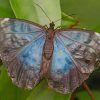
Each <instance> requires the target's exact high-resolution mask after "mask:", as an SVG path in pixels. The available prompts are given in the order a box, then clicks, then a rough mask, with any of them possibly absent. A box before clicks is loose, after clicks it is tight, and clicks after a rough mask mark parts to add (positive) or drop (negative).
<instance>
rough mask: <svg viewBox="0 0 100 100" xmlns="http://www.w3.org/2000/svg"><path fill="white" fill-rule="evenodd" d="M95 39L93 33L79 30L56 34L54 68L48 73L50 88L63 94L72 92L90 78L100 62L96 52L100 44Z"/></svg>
mask: <svg viewBox="0 0 100 100" xmlns="http://www.w3.org/2000/svg"><path fill="white" fill-rule="evenodd" d="M94 37H95V38H96V35H95V34H93V32H89V31H85V30H79V29H72V30H64V31H63V30H61V31H58V32H57V33H56V36H55V39H54V52H53V58H52V66H51V70H50V72H49V73H48V83H49V86H50V87H52V88H54V89H55V90H56V91H59V92H61V93H68V92H72V91H74V90H75V89H76V87H78V86H79V85H80V84H82V82H83V81H84V80H86V79H87V78H88V77H89V74H90V73H91V72H92V71H93V70H94V65H95V63H96V61H97V60H99V59H98V57H97V55H98V54H97V53H98V52H96V50H97V49H99V48H98V47H99V46H100V44H99V42H96V41H95V40H97V39H94ZM98 39H100V37H99V38H98ZM94 45H95V46H94ZM99 52H100V49H99Z"/></svg>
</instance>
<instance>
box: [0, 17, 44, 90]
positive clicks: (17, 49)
mask: <svg viewBox="0 0 100 100" xmlns="http://www.w3.org/2000/svg"><path fill="white" fill-rule="evenodd" d="M44 42H45V33H44V31H43V29H42V28H41V27H40V26H38V25H35V24H30V23H29V22H26V21H21V20H18V19H8V18H5V19H0V45H1V47H0V57H1V59H2V61H3V63H4V64H5V66H6V67H7V69H8V71H9V74H10V76H11V77H12V78H13V81H14V82H15V83H16V84H17V85H19V86H22V87H25V88H32V87H33V86H34V85H36V84H37V83H38V81H39V79H40V75H39V72H40V64H41V61H42V52H43V45H44Z"/></svg>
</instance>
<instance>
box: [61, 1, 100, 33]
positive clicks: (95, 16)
mask: <svg viewBox="0 0 100 100" xmlns="http://www.w3.org/2000/svg"><path fill="white" fill-rule="evenodd" d="M61 5H62V6H61V8H62V11H63V12H65V13H66V14H68V15H72V14H74V16H76V17H77V18H78V19H79V21H80V27H81V28H87V29H92V30H94V31H98V32H100V13H99V12H100V0H96V1H95V0H77V1H74V0H61Z"/></svg>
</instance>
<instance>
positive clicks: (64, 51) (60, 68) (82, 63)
mask: <svg viewBox="0 0 100 100" xmlns="http://www.w3.org/2000/svg"><path fill="white" fill-rule="evenodd" d="M0 45H1V46H0V57H1V59H2V62H3V63H4V65H5V66H6V68H7V69H8V72H9V75H10V76H11V78H12V81H13V82H14V83H15V84H17V85H18V86H20V87H24V88H29V89H31V88H33V87H35V86H36V85H37V84H38V83H39V82H40V80H41V79H43V78H46V79H47V81H48V85H49V86H50V87H51V88H53V89H55V90H56V91H58V92H60V93H69V92H73V91H74V90H75V89H76V88H77V87H78V86H79V85H81V84H82V82H83V81H84V80H86V79H87V78H88V77H89V75H90V73H91V72H92V71H93V70H94V69H95V64H96V62H97V61H100V57H99V55H98V54H100V35H99V34H97V33H96V32H92V31H88V30H85V29H76V28H73V29H54V23H53V22H52V23H50V27H49V28H46V27H44V26H41V25H38V24H36V23H33V22H30V21H26V20H20V19H11V18H0Z"/></svg>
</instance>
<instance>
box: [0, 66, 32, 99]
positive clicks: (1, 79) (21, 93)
mask: <svg viewBox="0 0 100 100" xmlns="http://www.w3.org/2000/svg"><path fill="white" fill-rule="evenodd" d="M29 93H30V91H27V90H24V89H22V88H18V87H17V86H15V85H14V84H12V81H11V78H10V77H8V74H7V70H6V69H5V68H4V67H1V74H0V100H26V98H27V96H28V95H29Z"/></svg>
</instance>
